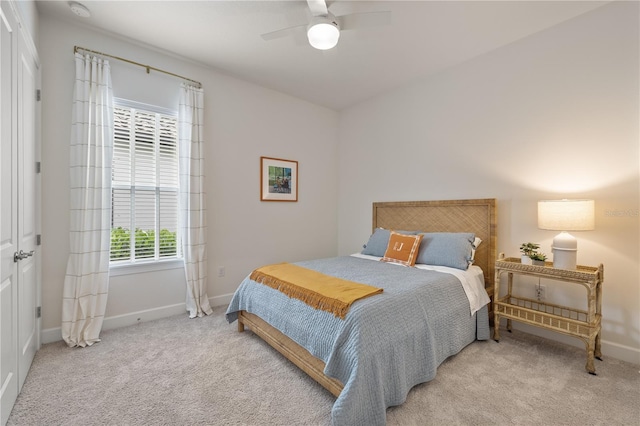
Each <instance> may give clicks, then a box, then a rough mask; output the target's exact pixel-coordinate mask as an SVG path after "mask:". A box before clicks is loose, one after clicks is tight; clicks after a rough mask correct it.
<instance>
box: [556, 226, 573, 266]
mask: <svg viewBox="0 0 640 426" xmlns="http://www.w3.org/2000/svg"><path fill="white" fill-rule="evenodd" d="M551 250H552V251H553V267H554V268H557V269H567V270H570V271H575V270H576V266H577V258H578V240H576V238H575V237H574V236H573V235H571V234H569V233H568V232H561V233H559V234H558V235H556V237H555V238H554V239H553V245H552V246H551Z"/></svg>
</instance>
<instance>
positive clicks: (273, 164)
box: [260, 157, 298, 201]
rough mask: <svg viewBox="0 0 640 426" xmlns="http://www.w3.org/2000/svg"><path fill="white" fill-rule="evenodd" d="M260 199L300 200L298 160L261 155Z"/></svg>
mask: <svg viewBox="0 0 640 426" xmlns="http://www.w3.org/2000/svg"><path fill="white" fill-rule="evenodd" d="M260 200H261V201H298V162H297V161H292V160H283V159H281V158H270V157H260Z"/></svg>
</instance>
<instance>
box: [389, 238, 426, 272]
mask: <svg viewBox="0 0 640 426" xmlns="http://www.w3.org/2000/svg"><path fill="white" fill-rule="evenodd" d="M422 236H423V235H422V234H418V235H404V234H399V233H397V232H394V231H391V234H390V236H389V244H388V245H387V250H386V251H385V253H384V256H383V257H382V259H380V260H382V261H383V262H391V263H399V264H401V265H404V266H413V265H415V264H416V257H417V256H418V249H419V248H420V242H421V241H422Z"/></svg>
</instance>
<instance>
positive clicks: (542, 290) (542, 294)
mask: <svg viewBox="0 0 640 426" xmlns="http://www.w3.org/2000/svg"><path fill="white" fill-rule="evenodd" d="M536 297H537V298H538V300H544V299H545V298H546V297H547V286H544V285H541V284H539V285H538V286H537V287H536Z"/></svg>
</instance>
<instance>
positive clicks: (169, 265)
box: [109, 259, 184, 277]
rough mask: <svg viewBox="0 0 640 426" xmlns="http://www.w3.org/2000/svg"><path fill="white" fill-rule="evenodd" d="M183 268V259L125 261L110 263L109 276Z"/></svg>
mask: <svg viewBox="0 0 640 426" xmlns="http://www.w3.org/2000/svg"><path fill="white" fill-rule="evenodd" d="M182 268H184V259H170V260H159V261H155V262H142V263H126V264H122V265H110V266H109V276H111V277H117V276H120V275H132V274H144V273H146V272H157V271H165V270H168V269H182Z"/></svg>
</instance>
